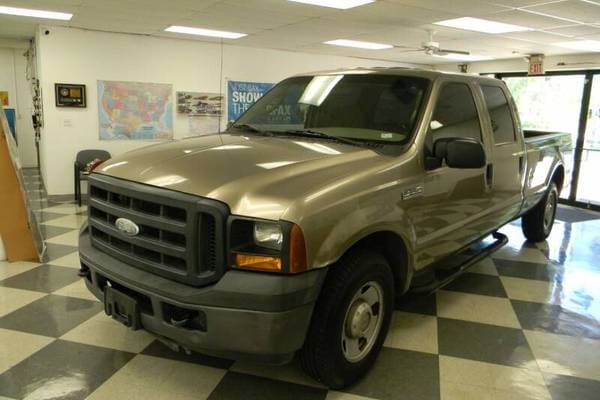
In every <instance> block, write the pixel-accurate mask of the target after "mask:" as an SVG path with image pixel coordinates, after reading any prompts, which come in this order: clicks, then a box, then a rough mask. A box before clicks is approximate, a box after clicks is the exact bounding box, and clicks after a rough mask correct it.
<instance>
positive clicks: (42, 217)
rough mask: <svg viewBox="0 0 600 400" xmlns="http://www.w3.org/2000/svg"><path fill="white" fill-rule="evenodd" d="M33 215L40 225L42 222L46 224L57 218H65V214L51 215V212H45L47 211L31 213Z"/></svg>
mask: <svg viewBox="0 0 600 400" xmlns="http://www.w3.org/2000/svg"><path fill="white" fill-rule="evenodd" d="M33 213H34V214H35V216H36V217H37V219H38V222H39V223H40V224H41V223H42V222H48V221H52V220H54V219H58V218H62V217H65V216H66V215H65V214H59V213H53V212H47V211H41V210H37V211H34V212H33Z"/></svg>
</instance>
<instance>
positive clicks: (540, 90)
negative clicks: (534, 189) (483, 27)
mask: <svg viewBox="0 0 600 400" xmlns="http://www.w3.org/2000/svg"><path fill="white" fill-rule="evenodd" d="M497 77H499V78H502V79H503V80H504V81H505V82H506V84H507V86H508V88H509V89H510V91H511V93H512V95H513V97H514V98H515V102H516V103H517V107H518V108H519V118H520V120H521V125H522V126H523V129H525V130H527V129H530V130H541V131H559V132H568V133H569V134H570V135H571V138H572V141H573V149H574V151H573V152H572V153H571V154H569V155H568V156H567V158H566V159H565V164H566V170H567V171H568V172H567V175H568V176H566V177H565V185H564V188H563V191H562V193H561V198H562V201H563V202H566V203H569V204H573V205H577V206H583V207H589V208H594V209H600V185H598V184H597V183H595V180H594V173H595V172H596V171H600V71H575V72H562V71H561V72H554V73H548V74H546V75H543V76H526V75H525V74H499V75H497ZM596 173H597V172H596Z"/></svg>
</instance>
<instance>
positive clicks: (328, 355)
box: [300, 249, 394, 389]
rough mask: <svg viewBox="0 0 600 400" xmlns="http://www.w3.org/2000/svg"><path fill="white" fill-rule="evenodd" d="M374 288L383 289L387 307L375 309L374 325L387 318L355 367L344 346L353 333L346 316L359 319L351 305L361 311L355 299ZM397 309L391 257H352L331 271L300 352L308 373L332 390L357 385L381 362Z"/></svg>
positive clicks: (371, 254) (363, 252) (359, 252)
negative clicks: (345, 336) (377, 359)
mask: <svg viewBox="0 0 600 400" xmlns="http://www.w3.org/2000/svg"><path fill="white" fill-rule="evenodd" d="M372 287H375V288H377V289H376V290H380V291H379V292H378V293H379V294H380V295H381V296H380V298H381V299H382V302H383V307H381V304H379V305H378V306H373V307H371V308H370V310H372V311H373V310H374V311H373V313H372V314H370V317H368V320H369V324H370V321H371V319H373V321H376V320H375V319H374V318H381V323H380V325H379V329H378V330H377V329H374V331H375V332H376V333H374V334H372V335H371V336H370V337H371V338H372V340H369V341H368V343H370V344H369V345H368V346H364V347H363V351H364V352H365V353H364V355H363V356H362V357H363V358H362V359H360V360H357V361H353V362H350V361H348V359H347V355H345V347H344V345H343V344H342V343H344V344H345V343H346V342H345V339H343V335H344V334H346V333H345V332H351V328H349V327H346V317H347V314H348V315H355V314H354V313H353V312H351V311H350V306H351V305H352V306H353V307H355V306H357V304H358V303H360V302H361V301H362V300H360V299H356V298H355V296H356V295H359V296H360V293H361V291H363V290H364V289H365V288H368V289H367V290H365V291H364V292H363V293H365V292H367V291H370V290H371V288H372ZM351 302H352V304H351ZM363 303H364V301H363ZM353 310H355V308H353ZM393 310H394V276H393V274H392V270H391V268H390V266H389V265H388V263H387V261H386V260H385V258H384V257H383V256H382V255H380V254H377V253H374V252H371V251H368V250H364V249H358V250H354V251H351V252H349V253H348V254H347V255H346V256H344V257H342V259H341V260H340V261H339V262H338V263H336V265H335V266H332V267H331V269H330V271H329V272H328V274H327V278H326V280H325V283H324V284H323V288H322V291H321V295H320V297H319V299H318V300H317V304H316V306H315V310H314V313H313V317H312V321H311V325H310V328H309V331H308V334H307V337H306V341H305V343H304V347H303V348H302V350H301V351H300V362H301V364H302V367H303V369H304V370H305V371H306V373H308V374H309V375H310V376H311V377H313V378H314V379H316V380H317V381H319V382H321V383H323V384H324V385H326V386H328V387H329V388H332V389H340V388H342V387H345V386H347V385H349V384H351V383H353V382H355V381H356V380H358V379H359V378H361V377H362V376H363V375H364V374H365V373H366V372H367V371H368V370H369V369H370V368H371V366H372V365H373V362H375V359H376V358H377V355H378V354H379V351H380V350H381V347H382V345H383V341H384V340H385V336H386V334H387V331H388V329H389V326H390V321H391V317H392V312H393ZM380 312H383V314H379V313H380ZM377 315H379V317H376V316H377ZM377 321H378V320H377ZM348 323H350V322H348ZM352 329H353V328H352ZM352 340H355V339H352ZM358 342H359V343H363V344H364V343H365V342H367V341H366V340H365V342H360V339H358ZM358 349H360V345H359V346H358ZM346 354H347V352H346Z"/></svg>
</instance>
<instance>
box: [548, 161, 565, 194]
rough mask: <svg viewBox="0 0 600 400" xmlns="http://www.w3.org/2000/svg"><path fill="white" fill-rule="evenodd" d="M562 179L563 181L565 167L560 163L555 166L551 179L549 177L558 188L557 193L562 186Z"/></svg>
mask: <svg viewBox="0 0 600 400" xmlns="http://www.w3.org/2000/svg"><path fill="white" fill-rule="evenodd" d="M564 181H565V167H563V166H562V165H559V166H558V168H556V171H554V175H552V179H551V182H554V183H555V184H556V188H557V189H558V192H559V193H560V190H561V189H562V187H563V183H564Z"/></svg>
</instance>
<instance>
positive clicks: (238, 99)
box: [227, 81, 273, 122]
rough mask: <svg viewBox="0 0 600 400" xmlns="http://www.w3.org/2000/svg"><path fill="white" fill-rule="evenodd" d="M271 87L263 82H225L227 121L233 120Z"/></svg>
mask: <svg viewBox="0 0 600 400" xmlns="http://www.w3.org/2000/svg"><path fill="white" fill-rule="evenodd" d="M272 87H273V84H272V83H263V82H243V81H228V82H227V121H229V122H233V121H235V120H237V119H238V118H239V117H240V115H242V114H243V113H244V111H246V110H247V109H248V108H250V106H251V105H252V104H254V103H255V102H256V100H258V99H260V98H261V97H262V96H263V95H264V94H265V93H267V92H268V91H269V90H270V89H271V88H272Z"/></svg>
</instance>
